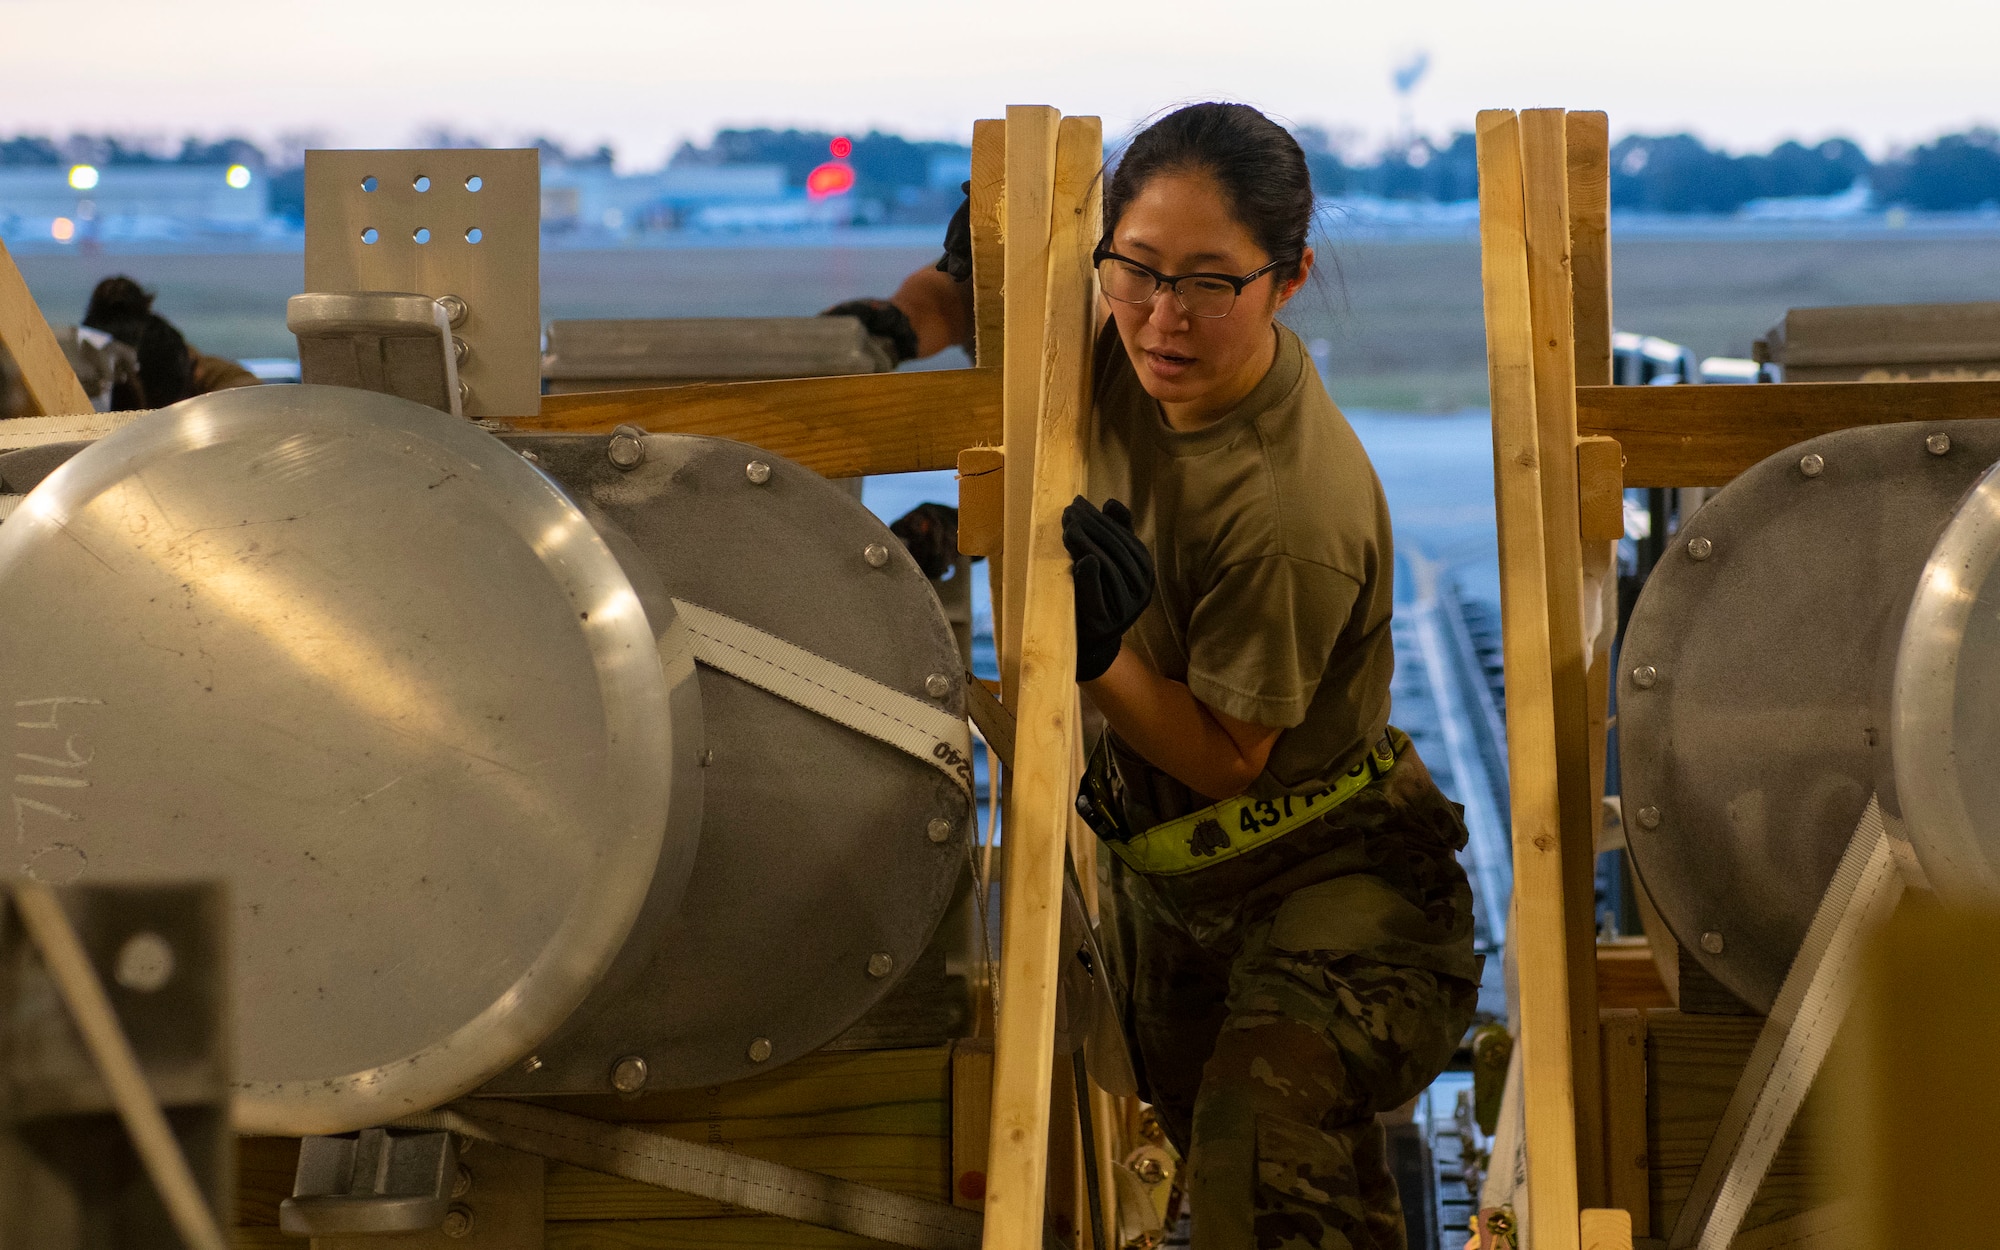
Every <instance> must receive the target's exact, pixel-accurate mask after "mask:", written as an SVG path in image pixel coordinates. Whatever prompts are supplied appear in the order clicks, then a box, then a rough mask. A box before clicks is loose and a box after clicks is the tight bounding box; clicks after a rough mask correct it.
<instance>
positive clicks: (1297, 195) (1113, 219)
mask: <svg viewBox="0 0 2000 1250" xmlns="http://www.w3.org/2000/svg"><path fill="white" fill-rule="evenodd" d="M1179 173H1202V174H1207V175H1208V176H1209V177H1211V178H1213V179H1215V181H1216V182H1217V184H1219V185H1220V186H1221V187H1222V193H1223V195H1224V197H1225V198H1226V199H1227V200H1228V202H1229V208H1230V212H1231V213H1232V214H1233V215H1234V216H1235V218H1236V220H1237V221H1239V222H1241V223H1243V228H1244V229H1246V230H1248V231H1249V232H1250V235H1251V237H1252V238H1254V239H1256V240H1257V243H1258V245H1259V246H1260V247H1262V248H1263V249H1264V250H1265V252H1267V253H1269V255H1270V257H1271V259H1272V260H1274V261H1277V262H1279V265H1278V270H1277V276H1278V277H1279V278H1280V279H1281V280H1282V281H1285V282H1289V281H1291V280H1292V279H1294V278H1296V277H1298V275H1299V262H1300V260H1301V259H1302V258H1303V257H1304V255H1305V250H1306V240H1307V236H1308V235H1309V234H1310V232H1311V229H1312V219H1313V190H1312V174H1311V173H1310V172H1308V171H1307V169H1306V154H1305V153H1304V152H1303V151H1301V150H1300V149H1299V144H1298V140H1296V139H1294V138H1292V136H1291V135H1290V134H1289V133H1288V132H1287V131H1286V130H1285V128H1284V127H1283V126H1280V125H1278V123H1276V122H1274V121H1272V120H1271V119H1270V118H1268V117H1266V116H1264V115H1263V114H1262V113H1260V112H1258V111H1257V110H1256V109H1253V108H1251V107H1250V106H1249V105H1247V104H1190V105H1188V106H1187V107H1186V108H1182V109H1176V110H1175V111H1174V112H1171V113H1169V114H1167V115H1166V116H1165V117H1162V118H1161V119H1160V120H1159V121H1156V122H1154V123H1153V124H1152V125H1150V126H1148V127H1146V129H1144V130H1143V131H1141V132H1140V133H1139V136H1138V137H1137V138H1136V139H1134V140H1132V145H1131V146H1130V147H1128V148H1126V149H1125V155H1124V157H1123V158H1122V159H1120V160H1119V162H1118V168H1117V170H1116V171H1115V172H1114V173H1113V174H1112V175H1111V179H1110V181H1109V182H1108V183H1107V184H1106V186H1105V189H1104V245H1105V246H1106V247H1109V246H1110V245H1111V236H1112V234H1113V233H1114V232H1115V231H1116V230H1117V229H1118V219H1119V218H1120V217H1122V216H1124V214H1125V208H1126V206H1127V205H1128V204H1130V203H1131V202H1132V199H1133V197H1135V196H1137V195H1138V194H1139V192H1140V190H1141V189H1142V188H1144V187H1145V185H1146V184H1147V183H1148V182H1150V181H1152V179H1153V178H1154V176H1155V175H1158V174H1179Z"/></svg>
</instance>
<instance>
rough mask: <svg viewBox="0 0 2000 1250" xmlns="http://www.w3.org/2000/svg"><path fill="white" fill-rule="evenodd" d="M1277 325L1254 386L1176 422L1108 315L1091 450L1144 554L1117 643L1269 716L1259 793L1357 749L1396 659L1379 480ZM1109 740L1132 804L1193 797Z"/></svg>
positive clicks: (1242, 716) (1296, 785) (1299, 782)
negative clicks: (1191, 425)
mask: <svg viewBox="0 0 2000 1250" xmlns="http://www.w3.org/2000/svg"><path fill="white" fill-rule="evenodd" d="M1277 335H1278V350H1277V356H1276V359H1275V360H1274V361H1273V362H1272V365H1271V370H1270V372H1269V373H1267V374H1265V375H1264V380H1263V381H1261V382H1259V383H1258V384H1257V388H1256V389H1255V390H1253V391H1251V392H1250V394H1249V396H1248V397H1246V398H1245V399H1244V400H1243V402H1242V403H1241V404H1239V405H1237V407H1236V408H1235V409H1234V410H1233V411H1231V412H1229V413H1228V414H1227V415H1225V416H1223V417H1222V418H1221V419H1220V420H1218V421H1216V422H1214V423H1213V424H1211V425H1209V426H1207V427H1205V428H1203V429H1201V430H1197V431H1194V432H1193V433H1183V432H1181V431H1178V430H1175V429H1174V428H1173V427H1171V426H1169V425H1168V424H1167V422H1166V418H1165V415H1164V414H1163V413H1162V412H1161V411H1160V406H1159V404H1158V402H1157V401H1155V400H1154V399H1153V398H1152V397H1151V396H1150V395H1148V394H1146V392H1145V389H1144V388H1143V387H1142V386H1141V385H1140V384H1139V379H1138V377H1137V375H1136V374H1134V373H1133V371H1132V364H1131V361H1130V359H1129V358H1128V357H1127V356H1126V354H1125V348H1124V345H1123V344H1122V343H1121V342H1120V340H1119V337H1118V332H1117V328H1116V327H1115V326H1110V325H1107V326H1106V327H1105V330H1104V332H1103V334H1102V335H1101V336H1100V337H1099V339H1098V344H1097V358H1096V380H1097V391H1096V394H1097V422H1096V433H1095V443H1094V445H1093V446H1092V448H1091V452H1090V498H1091V500H1092V501H1093V502H1095V503H1097V504H1099V505H1100V506H1101V505H1102V504H1103V503H1104V501H1105V500H1107V499H1122V500H1124V501H1125V503H1126V504H1127V505H1128V506H1129V507H1130V508H1131V509H1132V519H1133V527H1134V529H1135V530H1136V531H1137V533H1138V535H1139V537H1140V539H1141V540H1143V541H1144V542H1145V544H1146V547H1147V549H1148V550H1150V551H1151V552H1152V553H1153V560H1154V565H1155V567H1156V569H1157V570H1158V577H1159V580H1158V588H1157V590H1156V592H1155V593H1154V596H1153V602H1152V604H1151V606H1149V607H1148V608H1147V609H1146V612H1145V614H1144V615H1143V616H1141V617H1140V618H1139V622H1138V624H1136V625H1135V626H1134V627H1133V628H1132V630H1131V632H1129V633H1127V634H1126V635H1125V642H1126V645H1128V646H1131V647H1134V648H1136V649H1137V650H1138V652H1139V653H1140V654H1141V655H1143V656H1144V657H1145V658H1146V660H1147V661H1148V662H1150V663H1151V664H1152V665H1153V667H1154V668H1155V669H1156V670H1157V671H1158V672H1159V673H1160V674H1161V675H1162V676H1165V677H1170V678H1173V679H1174V680H1176V681H1184V682H1186V683H1187V685H1188V688H1189V689H1190V690H1191V691H1193V692H1194V696H1195V698H1197V699H1200V700H1201V701H1202V702H1203V703H1205V704H1207V705H1208V706H1209V707H1211V708H1214V709H1215V710H1217V711H1219V712H1223V713H1225V714H1227V715H1230V716H1234V717H1236V718H1237V719H1239V720H1245V721H1251V722H1253V723H1255V724H1259V725H1267V726H1270V727H1272V728H1277V729H1282V730H1283V731H1284V732H1282V733H1280V734H1279V735H1278V740H1277V743H1276V744H1275V745H1274V746H1273V747H1272V749H1271V758H1270V762H1269V763H1268V765H1267V766H1266V767H1265V770H1264V773H1263V775H1262V776H1260V777H1259V778H1258V779H1257V780H1256V782H1255V783H1253V784H1252V786H1251V788H1250V793H1252V794H1258V795H1269V794H1276V793H1304V792H1307V791H1311V790H1315V789H1318V788H1320V787H1322V786H1324V785H1326V784H1327V783H1329V782H1330V781H1331V780H1332V779H1333V778H1334V777H1336V776H1337V775H1339V774H1340V773H1341V772H1343V771H1344V770H1345V769H1347V768H1348V767H1349V766H1350V765H1352V764H1353V763H1354V762H1356V761H1357V760H1358V759H1360V758H1361V756H1362V754H1363V753H1364V752H1365V751H1367V750H1368V748H1369V747H1370V746H1371V745H1372V744H1373V743H1374V741H1375V740H1376V738H1378V737H1379V736H1380V735H1381V733H1382V731H1383V729H1384V728H1385V727H1386V725H1387V724H1388V717H1389V677H1390V674H1391V672H1392V671H1393V670H1394V668H1395V648H1394V645H1393V643H1392V641H1391V639H1390V634H1389V615H1390V610H1391V607H1392V603H1393V599H1394V594H1395V590H1394V565H1395V559H1394V554H1393V546H1392V543H1391V540H1390V533H1389V509H1388V505H1387V504H1386V503H1385V502H1384V500H1383V498H1382V486H1381V483H1380V482H1378V481H1377V480H1376V478H1375V469H1374V466H1372V465H1371V464H1370V463H1369V462H1368V453H1367V452H1365V451H1364V450H1362V447H1361V441H1360V440H1359V439H1358V438H1356V437H1355V435H1354V431H1353V429H1352V428H1351V427H1350V426H1349V425H1348V424H1347V419H1346V418H1345V417H1343V416H1341V415H1340V409H1339V408H1337V407H1335V406H1334V403H1333V400H1332V398H1331V397H1330V396H1329V395H1328V394H1327V393H1326V387H1325V386H1324V385H1323V384H1322V383H1321V381H1320V378H1319V373H1318V371H1317V370H1315V369H1314V368H1313V365H1312V362H1311V361H1310V360H1309V359H1308V358H1307V357H1306V353H1305V350H1304V349H1303V347H1302V346H1301V345H1300V343H1299V340H1298V336H1297V335H1295V334H1293V333H1292V332H1291V331H1290V330H1287V329H1285V328H1284V327H1282V326H1280V327H1278V328H1277ZM1118 745H1119V746H1120V748H1121V749H1120V750H1119V752H1118V756H1119V764H1120V770H1121V773H1122V774H1123V776H1124V779H1125V783H1126V789H1127V799H1128V802H1133V801H1135V800H1136V804H1135V805H1136V806H1138V807H1139V808H1141V809H1142V810H1140V811H1135V812H1133V813H1132V815H1133V817H1134V818H1136V819H1139V820H1143V821H1158V820H1171V819H1174V818H1175V817H1178V816H1181V815H1183V814H1185V813H1186V812H1188V811H1192V810H1194V809H1196V808H1199V807H1204V806H1207V804H1208V802H1209V801H1210V800H1209V799H1208V798H1205V797H1202V796H1199V795H1195V794H1193V793H1192V792H1191V791H1189V790H1188V789H1187V787H1186V786H1183V785H1182V784H1181V783H1179V782H1177V781H1175V780H1174V779H1173V778H1171V777H1168V776H1167V775H1166V774H1165V773H1162V772H1160V771H1159V770H1157V769H1154V768H1152V767H1151V766H1150V765H1146V764H1144V762H1143V761H1142V760H1140V759H1139V758H1138V756H1137V755H1136V753H1134V752H1132V751H1131V750H1129V749H1125V748H1123V744H1122V743H1121V744H1118ZM1142 775H1143V783H1142ZM1214 797H1216V798H1225V797H1229V796H1226V795H1217V796H1214Z"/></svg>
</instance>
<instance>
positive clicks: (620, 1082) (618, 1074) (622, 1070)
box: [611, 1055, 646, 1094]
mask: <svg viewBox="0 0 2000 1250" xmlns="http://www.w3.org/2000/svg"><path fill="white" fill-rule="evenodd" d="M611 1088H613V1089H615V1090H617V1091H618V1092H619V1093H621V1094H636V1093H638V1092H639V1091H640V1090H642V1089H644V1088H646V1061H645V1060H644V1059H641V1058H640V1057H639V1056H637V1055H627V1056H625V1057H624V1058H623V1059H620V1060H619V1061H618V1062H617V1063H614V1064H612V1065H611Z"/></svg>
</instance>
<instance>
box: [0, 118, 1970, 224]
mask: <svg viewBox="0 0 2000 1250" xmlns="http://www.w3.org/2000/svg"><path fill="white" fill-rule="evenodd" d="M1294 133H1295V134H1296V136H1297V138H1298V140H1299V144H1300V147H1301V148H1302V149H1303V150H1304V152H1305V155H1306V161H1307V163H1308V165H1309V166H1310V167H1311V169H1312V176H1313V185H1314V187H1315V188H1316V189H1317V190H1318V191H1319V193H1320V194H1321V195H1326V196H1356V195H1367V196H1376V197H1379V198H1382V199H1390V200H1432V201H1439V202H1455V201H1463V200H1470V199H1473V198H1475V197H1476V196H1477V195H1478V193H1479V171H1478V161H1477V156H1476V152H1475V148H1474V141H1473V137H1472V135H1471V134H1470V133H1467V132H1463V131H1461V132H1458V133H1456V134H1453V135H1451V136H1450V137H1449V138H1447V139H1442V140H1435V139H1431V138H1427V137H1418V138H1415V139H1413V140H1411V141H1409V142H1407V143H1396V144H1391V145H1389V146H1387V147H1386V148H1383V149H1380V150H1377V151H1375V152H1373V153H1370V154H1366V155H1362V154H1357V152H1356V151H1355V150H1354V147H1353V145H1352V144H1349V143H1342V142H1339V141H1337V140H1336V139H1334V138H1333V137H1331V136H1330V135H1329V133H1328V132H1327V131H1326V130H1324V129H1322V128H1320V127H1316V126H1302V127H1300V128H1299V129H1298V130H1297V131H1295V132H1294ZM837 137H838V136H836V135H835V134H834V132H832V131H821V130H801V129H787V130H777V129H770V128H755V129H727V130H722V131H719V132H718V133H717V134H716V135H715V137H714V139H712V140H711V141H710V142H709V143H707V144H705V145H696V144H693V143H684V144H682V145H681V147H680V149H679V151H677V152H676V153H675V154H674V156H673V158H672V160H671V161H670V162H669V164H670V165H672V166H702V165H743V164H775V165H779V166H782V167H783V168H784V170H785V175H786V180H787V182H788V183H790V184H791V185H792V186H794V187H802V186H804V185H805V180H806V176H807V175H808V174H809V173H810V172H811V171H812V169H813V168H814V167H815V166H817V165H819V164H820V163H822V162H824V161H826V160H828V159H830V155H831V152H832V148H833V144H834V140H835V139H836V138H837ZM448 141H449V143H450V144H451V145H452V146H463V145H466V144H469V143H472V142H473V141H471V140H467V139H464V138H462V137H457V136H451V137H448ZM530 142H531V144H532V145H533V146H537V147H539V148H541V150H542V153H543V159H544V161H546V162H550V163H559V164H568V165H602V166H607V167H608V166H609V165H610V164H611V163H612V161H613V158H614V155H615V154H614V153H613V151H612V149H611V148H609V147H597V148H595V149H580V150H574V151H572V150H566V149H565V148H563V147H562V146H561V145H560V144H558V143H555V142H553V141H551V140H547V139H536V140H531V141H530ZM846 146H847V153H846V156H845V158H844V159H845V160H846V161H847V163H848V164H849V165H851V166H852V167H853V169H854V173H855V189H856V192H857V193H858V194H861V195H864V196H872V197H877V198H881V199H882V200H884V201H885V202H887V203H891V204H902V205H906V206H909V207H911V208H913V209H915V208H918V207H920V206H921V207H922V208H923V209H926V210H930V211H935V210H936V209H937V207H938V205H935V204H932V203H931V201H933V200H937V201H940V202H941V201H942V200H944V199H954V202H955V194H954V193H953V192H952V189H950V188H943V187H940V186H939V185H937V184H938V172H939V170H940V169H947V168H953V167H955V166H956V164H961V163H963V162H966V161H969V159H970V157H971V150H970V149H969V148H968V147H966V145H964V144H960V143H952V142H948V141H934V140H912V139H906V138H904V137H903V136H901V135H897V134H890V133H885V132H882V131H879V130H871V131H869V132H867V133H865V134H860V135H854V136H851V137H848V138H847V140H846ZM1113 157H1114V159H1115V153H1114V154H1113ZM79 161H84V162H88V163H91V164H98V165H113V166H116V165H137V164H182V165H225V164H237V163H241V164H246V165H250V166H253V167H255V168H259V169H269V170H270V172H271V174H272V176H273V180H274V184H275V187H276V189H277V190H278V191H279V192H280V193H282V192H284V191H289V190H291V189H292V187H291V184H292V183H294V182H297V183H299V184H300V187H299V188H298V189H299V190H302V189H303V180H302V179H301V178H299V177H298V176H297V174H296V173H295V171H291V170H286V169H278V168H272V162H270V161H269V160H267V159H266V156H265V153H264V152H263V151H262V150H261V149H259V148H258V147H257V145H256V144H253V143H251V142H249V141H248V140H245V139H241V138H225V139H220V140H215V141H203V140H197V139H187V140H185V141H183V142H182V143H181V144H180V145H179V146H178V148H161V147H158V146H155V145H148V144H144V143H139V142H135V141H132V140H129V139H121V138H118V137H116V136H110V135H97V136H93V135H78V136H72V137H71V138H69V139H67V140H63V141H61V142H57V141H55V140H52V139H50V138H48V137H45V136H35V135H21V136H16V137H14V138H11V139H0V166H35V165H44V166H60V165H65V164H71V163H76V162H79ZM1864 180H1865V182H1866V184H1867V186H1868V188H1869V189H1870V191H1871V192H1872V198H1873V200H1874V202H1875V203H1876V204H1877V205H1881V206H1888V205H1901V206H1904V207H1908V208H1913V209H1919V210H1925V211H1962V210H1967V209H1977V208H1981V207H1985V206H2000V132H1996V131H1995V130H1992V129H1988V128H1984V127H1978V128H1974V129H1971V130H1967V131H1963V132H1959V133H1954V134H1947V135H1942V136H1940V137H1938V138H1936V139H1934V140H1932V141H1931V142H1929V143H1924V144H1920V145H1917V146H1915V147H1910V148H1904V149H1900V150H1898V151H1895V152H1892V153H1891V154H1889V155H1887V156H1885V157H1883V158H1882V159H1880V160H1875V159H1872V158H1870V157H1869V155H1868V154H1867V153H1866V152H1864V151H1863V150H1862V149H1861V147H1860V146H1859V145H1858V144H1856V143H1854V142H1852V141H1851V140H1848V139H1842V138H1833V139H1827V140H1825V141H1824V142H1821V143H1818V144H1814V145H1811V146H1807V145H1805V144H1802V143H1798V142H1795V141H1790V140H1787V141H1786V142H1784V143H1780V144H1778V145H1777V146H1776V147H1773V148H1772V149H1771V150H1770V151H1768V152H1753V153H1744V154H1732V153H1729V152H1726V151H1723V150H1721V149H1719V148H1711V147H1709V146H1708V145H1707V144H1705V143H1703V142H1702V141H1701V140H1700V139H1698V138H1696V137H1695V136H1693V135H1689V134H1673V135H1628V136H1626V137H1625V138H1623V139H1620V140H1619V141H1618V142H1617V144H1616V145H1614V146H1613V147H1612V149H1611V203H1612V207H1613V208H1616V209H1624V210H1634V211H1642V212H1656V213H1716V214H1723V213H1731V212H1734V211H1736V210H1737V209H1740V208H1742V207H1743V206H1744V205H1745V204H1747V203H1749V202H1750V201H1752V200H1759V199H1770V198H1782V197H1792V196H1824V195H1836V194H1839V193H1841V192H1843V191H1847V190H1849V189H1850V188H1852V187H1854V186H1855V184H1856V183H1857V182H1860V181H1864ZM945 211H949V207H948V206H945Z"/></svg>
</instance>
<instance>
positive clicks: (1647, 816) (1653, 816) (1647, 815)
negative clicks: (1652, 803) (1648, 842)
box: [1639, 807, 1660, 829]
mask: <svg viewBox="0 0 2000 1250" xmlns="http://www.w3.org/2000/svg"><path fill="white" fill-rule="evenodd" d="M1639 823H1640V824H1642V825H1644V826H1645V827H1646V828H1648V829H1658V828H1659V827H1660V809H1659V808H1657V807H1642V808H1640V809H1639Z"/></svg>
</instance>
